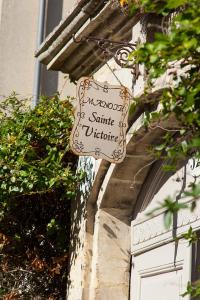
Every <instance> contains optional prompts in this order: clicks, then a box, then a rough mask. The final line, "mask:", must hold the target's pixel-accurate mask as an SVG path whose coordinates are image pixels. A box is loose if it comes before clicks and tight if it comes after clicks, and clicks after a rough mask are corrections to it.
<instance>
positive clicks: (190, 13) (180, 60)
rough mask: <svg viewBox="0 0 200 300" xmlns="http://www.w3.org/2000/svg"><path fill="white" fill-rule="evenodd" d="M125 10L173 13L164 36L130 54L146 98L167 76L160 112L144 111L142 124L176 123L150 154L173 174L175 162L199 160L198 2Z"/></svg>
mask: <svg viewBox="0 0 200 300" xmlns="http://www.w3.org/2000/svg"><path fill="white" fill-rule="evenodd" d="M129 7H130V10H134V11H136V10H138V9H140V10H141V11H142V12H145V13H157V14H161V15H164V16H165V17H166V16H167V15H168V16H169V15H170V13H174V12H175V15H174V16H173V18H172V21H171V25H170V29H169V30H168V31H169V32H168V34H162V33H157V34H156V35H155V41H154V42H153V43H149V42H147V43H144V44H142V45H139V46H138V48H137V50H136V51H134V52H133V53H132V55H131V56H132V58H133V59H135V60H136V61H137V62H138V63H140V64H143V65H144V66H145V69H146V72H147V86H146V90H145V92H146V93H148V92H151V91H152V87H153V86H154V85H155V81H156V79H158V78H160V76H162V75H163V74H166V72H167V74H168V76H171V81H173V84H171V86H170V87H168V88H167V89H165V90H164V91H163V93H162V95H161V97H160V101H159V103H160V108H159V111H156V112H152V113H149V112H146V117H145V125H146V126H148V125H149V124H150V123H151V122H154V124H156V122H158V123H159V122H160V120H165V119H167V118H170V117H173V119H174V120H176V124H177V125H176V130H168V129H167V128H166V129H165V128H164V130H165V131H166V134H165V136H164V137H163V139H162V144H160V145H156V147H154V149H153V151H154V155H155V156H156V157H157V158H161V159H164V160H165V161H166V162H167V163H166V166H165V168H166V170H174V169H175V168H176V164H177V163H178V162H179V161H183V160H187V159H188V158H189V157H192V156H195V157H196V158H197V159H198V158H199V157H200V6H199V0H179V1H177V0H163V1H151V0H138V1H129ZM175 9H176V11H175ZM155 126H156V125H155ZM169 161H170V162H171V165H170V164H169V163H168V162H169ZM194 190H195V187H193V192H194ZM196 190H197V188H196ZM198 195H199V194H198Z"/></svg>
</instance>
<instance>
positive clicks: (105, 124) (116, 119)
mask: <svg viewBox="0 0 200 300" xmlns="http://www.w3.org/2000/svg"><path fill="white" fill-rule="evenodd" d="M77 100H78V107H77V109H76V112H75V124H74V127H73V130H72V133H71V139H70V145H71V148H72V150H73V151H74V152H75V153H76V154H78V155H92V156H94V157H95V158H97V159H98V158H103V159H106V160H108V161H110V162H113V163H120V162H121V161H123V159H124V157H125V154H126V129H127V118H128V108H129V100H130V92H129V91H128V89H127V88H126V87H124V86H112V85H108V84H107V83H100V82H97V81H95V80H94V79H92V78H89V77H83V78H81V79H79V81H78V83H77Z"/></svg>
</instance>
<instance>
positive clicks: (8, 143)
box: [0, 94, 82, 299]
mask: <svg viewBox="0 0 200 300" xmlns="http://www.w3.org/2000/svg"><path fill="white" fill-rule="evenodd" d="M69 100H70V99H67V100H66V101H60V99H59V97H58V96H54V97H52V98H50V99H49V98H45V97H43V98H42V99H41V102H40V104H39V105H38V106H37V107H36V108H35V109H33V110H31V109H30V108H29V107H28V105H27V101H25V100H19V99H18V98H17V96H16V95H15V94H13V95H11V96H10V97H9V98H7V99H5V101H3V102H1V103H0V123H1V129H0V179H1V180H0V251H1V252H0V293H2V294H3V295H5V294H6V295H7V297H8V296H10V298H9V299H14V298H12V297H11V296H13V295H14V296H15V295H16V297H20V299H32V298H33V299H35V298H34V297H37V296H40V299H62V297H63V299H64V297H65V288H66V276H67V263H68V250H69V234H70V203H71V200H73V199H74V197H75V195H76V190H77V187H78V183H79V181H80V177H79V175H78V174H76V164H77V157H76V156H75V155H74V154H72V153H71V152H70V149H69V137H70V132H71V128H72V124H73V109H72V105H71V104H70V101H69ZM81 176H82V175H81ZM13 287H15V288H13ZM13 289H14V290H13ZM14 296H13V297H14ZM50 297H51V298H50Z"/></svg>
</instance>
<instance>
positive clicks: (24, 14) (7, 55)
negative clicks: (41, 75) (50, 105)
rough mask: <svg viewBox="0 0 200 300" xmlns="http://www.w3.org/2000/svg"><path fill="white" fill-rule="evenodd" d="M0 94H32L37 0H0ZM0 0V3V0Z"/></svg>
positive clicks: (26, 95) (27, 95) (28, 95)
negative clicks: (0, 9)
mask: <svg viewBox="0 0 200 300" xmlns="http://www.w3.org/2000/svg"><path fill="white" fill-rule="evenodd" d="M1 2H2V11H1V27H0V66H1V72H0V95H1V96H8V95H9V94H10V93H11V92H12V91H16V92H17V93H19V94H21V95H22V96H25V97H30V96H31V95H32V89H33V75H34V64H35V59H34V51H35V41H36V33H37V16H38V7H39V6H38V4H39V2H38V1H35V0H29V1H27V0H20V3H19V1H17V0H2V1H1ZM0 4H1V3H0Z"/></svg>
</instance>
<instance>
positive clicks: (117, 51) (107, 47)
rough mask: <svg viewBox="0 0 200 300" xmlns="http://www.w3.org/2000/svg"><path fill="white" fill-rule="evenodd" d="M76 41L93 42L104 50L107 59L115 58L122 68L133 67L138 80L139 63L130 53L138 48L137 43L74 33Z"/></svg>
mask: <svg viewBox="0 0 200 300" xmlns="http://www.w3.org/2000/svg"><path fill="white" fill-rule="evenodd" d="M73 40H74V42H75V43H82V42H88V43H89V42H93V43H95V45H97V46H98V48H99V49H101V50H102V56H103V59H104V60H105V61H107V60H108V59H110V58H111V57H113V58H114V60H115V62H116V63H117V64H118V65H119V66H120V67H122V68H129V69H132V74H133V80H134V81H136V80H137V78H138V76H139V74H140V72H139V65H138V64H137V63H135V62H134V60H133V59H130V57H129V56H130V54H131V53H132V52H133V51H134V50H135V49H136V43H129V42H125V41H124V42H123V41H122V42H116V41H111V40H109V39H102V38H96V37H92V36H87V37H82V38H76V37H75V36H74V35H73Z"/></svg>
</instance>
